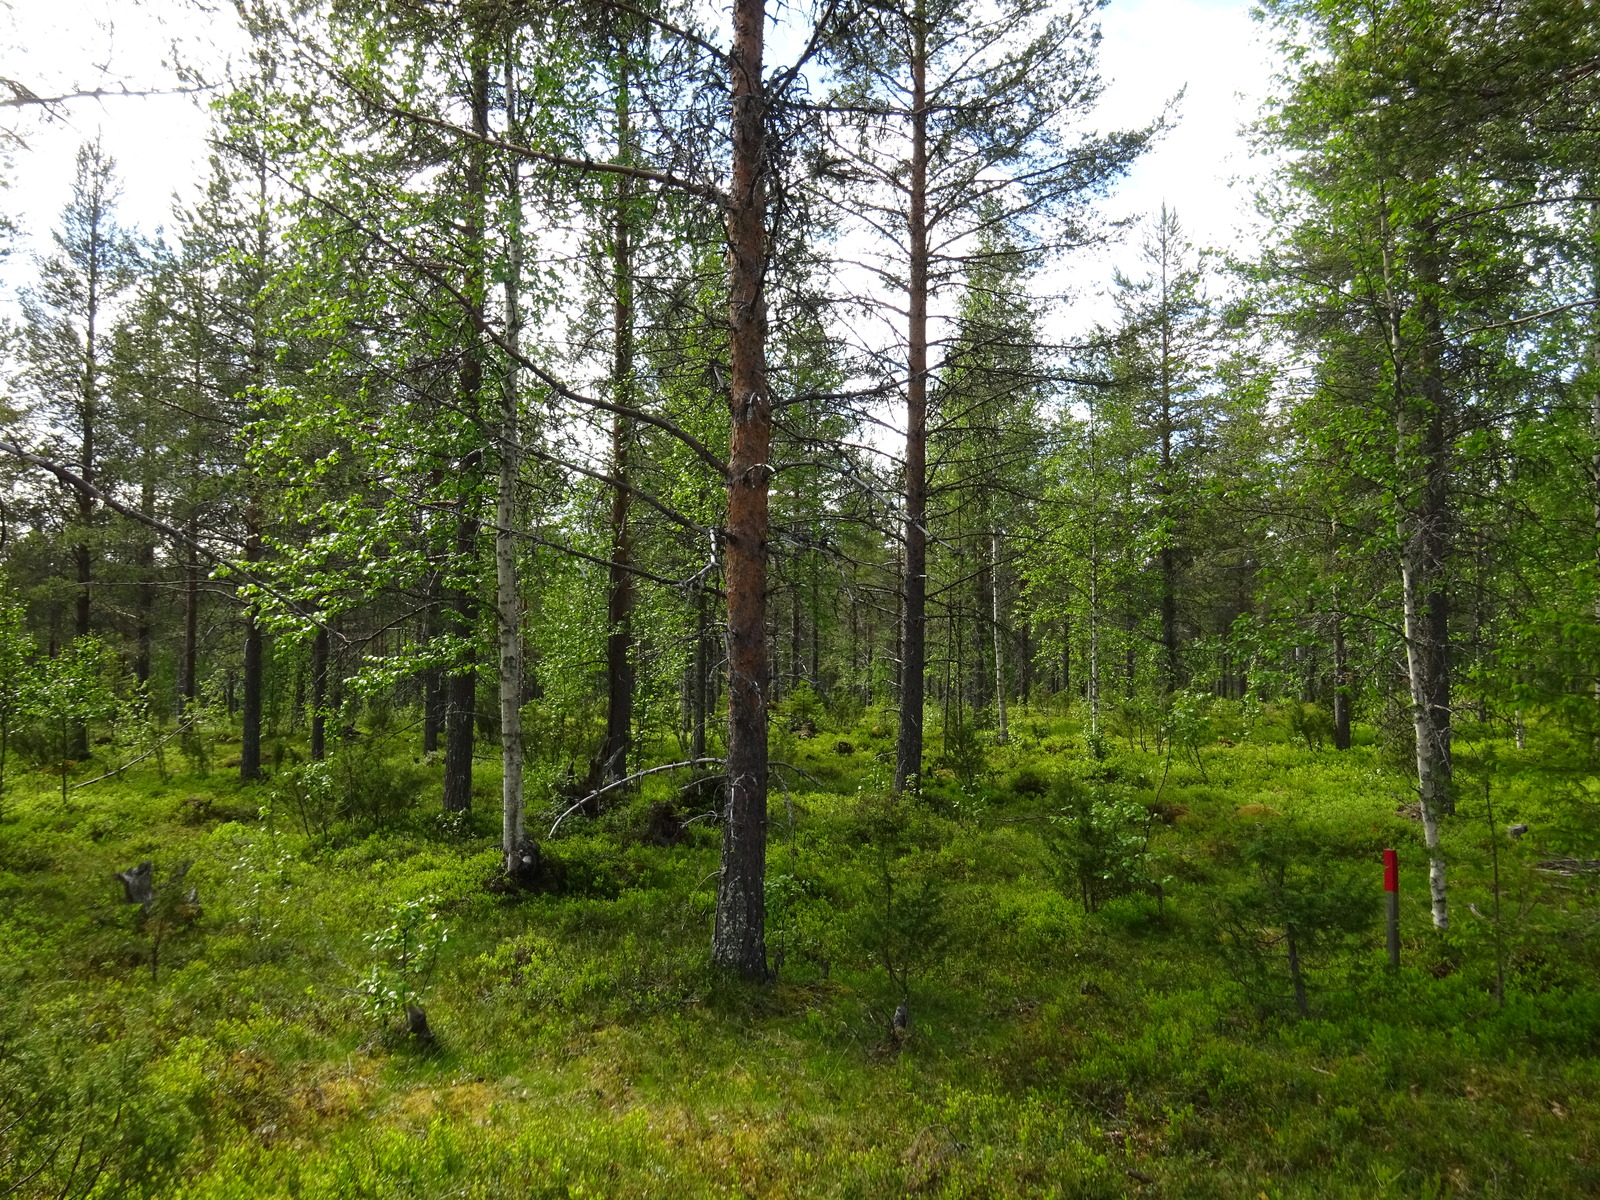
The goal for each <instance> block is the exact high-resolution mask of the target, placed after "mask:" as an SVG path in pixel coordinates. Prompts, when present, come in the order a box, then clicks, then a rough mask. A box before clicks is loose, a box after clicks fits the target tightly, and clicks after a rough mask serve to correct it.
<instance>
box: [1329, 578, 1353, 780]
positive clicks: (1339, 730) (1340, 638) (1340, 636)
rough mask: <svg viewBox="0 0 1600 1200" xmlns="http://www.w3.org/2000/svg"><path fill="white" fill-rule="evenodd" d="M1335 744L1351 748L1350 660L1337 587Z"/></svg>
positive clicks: (1334, 650)
mask: <svg viewBox="0 0 1600 1200" xmlns="http://www.w3.org/2000/svg"><path fill="white" fill-rule="evenodd" d="M1333 745H1334V749H1336V750H1348V749H1350V660H1349V651H1348V649H1347V647H1346V646H1345V640H1344V613H1342V612H1341V611H1339V591H1338V588H1337V587H1335V588H1334V593H1333Z"/></svg>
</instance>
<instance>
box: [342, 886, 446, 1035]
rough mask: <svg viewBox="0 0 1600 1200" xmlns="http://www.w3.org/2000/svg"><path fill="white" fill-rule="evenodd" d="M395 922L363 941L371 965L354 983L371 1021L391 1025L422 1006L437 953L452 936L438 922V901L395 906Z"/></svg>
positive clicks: (427, 899)
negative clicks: (369, 956) (357, 981)
mask: <svg viewBox="0 0 1600 1200" xmlns="http://www.w3.org/2000/svg"><path fill="white" fill-rule="evenodd" d="M391 915H392V917H393V919H392V920H391V921H390V923H389V924H388V925H386V926H384V927H383V928H382V929H379V930H377V931H376V932H374V933H370V934H368V935H367V937H366V939H365V940H366V943H367V949H368V950H369V951H370V952H371V954H372V965H371V967H370V968H369V969H368V971H367V973H366V975H365V976H363V977H362V979H361V981H360V982H359V984H357V987H356V991H357V994H358V995H359V996H360V997H361V1006H362V1008H363V1009H364V1010H365V1011H366V1013H367V1015H368V1016H369V1017H371V1018H373V1019H374V1020H375V1021H382V1022H393V1021H396V1020H399V1019H401V1018H404V1017H405V1015H406V1010H407V1009H408V1008H410V1007H411V1006H412V1005H416V1004H420V1001H421V999H422V995H423V993H424V992H425V991H426V990H427V986H428V981H429V980H430V979H431V978H432V976H433V969H434V967H435V965H437V963H438V959H439V948H440V947H441V946H443V945H444V944H445V942H446V941H447V940H449V937H450V931H449V930H448V929H446V928H445V926H444V924H443V922H441V921H440V919H439V912H438V897H436V896H423V897H421V898H419V899H416V900H407V901H404V902H402V903H400V904H397V905H395V907H394V909H393V911H392V914H391Z"/></svg>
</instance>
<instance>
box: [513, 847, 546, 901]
mask: <svg viewBox="0 0 1600 1200" xmlns="http://www.w3.org/2000/svg"><path fill="white" fill-rule="evenodd" d="M506 876H507V878H508V879H509V880H510V881H511V885H512V886H513V887H515V888H518V889H521V890H523V891H526V890H528V889H530V888H534V887H537V886H538V885H539V883H540V881H541V880H542V879H543V878H544V860H543V856H542V855H541V854H540V853H539V844H538V843H537V842H535V841H533V840H532V839H530V838H523V839H522V841H521V842H520V843H519V844H518V846H517V852H516V853H515V854H513V855H511V856H510V859H509V860H508V861H507V862H506Z"/></svg>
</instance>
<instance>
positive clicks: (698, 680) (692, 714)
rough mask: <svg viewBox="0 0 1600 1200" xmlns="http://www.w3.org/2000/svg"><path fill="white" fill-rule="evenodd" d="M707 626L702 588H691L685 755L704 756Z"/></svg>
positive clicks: (708, 671)
mask: <svg viewBox="0 0 1600 1200" xmlns="http://www.w3.org/2000/svg"><path fill="white" fill-rule="evenodd" d="M710 639H711V629H710V621H709V620H708V618H707V615H706V589H705V587H704V585H701V586H700V587H698V588H696V589H695V601H694V663H693V666H692V673H693V677H692V679H691V681H690V691H689V706H690V707H689V757H690V758H704V757H705V756H706V708H707V707H708V699H709V698H708V697H707V695H706V691H707V688H708V686H709V680H710V676H711V645H710Z"/></svg>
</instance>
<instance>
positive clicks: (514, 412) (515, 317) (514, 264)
mask: <svg viewBox="0 0 1600 1200" xmlns="http://www.w3.org/2000/svg"><path fill="white" fill-rule="evenodd" d="M511 49H512V48H511V47H510V46H509V45H508V46H507V48H506V58H505V104H506V124H507V127H508V128H509V129H511V130H513V131H514V130H515V129H516V128H517V112H516V99H517V94H516V79H515V75H514V71H513V67H512V63H513V61H514V56H513V54H512V53H511ZM507 170H508V174H509V179H508V184H509V187H510V190H511V204H510V212H509V220H510V222H511V227H510V230H509V231H508V232H509V235H510V236H509V241H510V246H511V255H510V262H509V264H508V266H509V270H508V271H507V273H506V279H505V309H506V331H505V340H506V346H507V349H508V350H509V352H510V353H509V356H508V360H507V362H506V365H505V377H504V379H503V380H502V381H501V388H500V431H499V433H500V437H499V442H500V474H499V478H498V479H497V481H496V491H495V536H494V578H495V616H496V618H497V620H496V626H497V630H498V633H499V638H500V765H501V772H500V850H501V854H502V855H503V860H504V865H505V872H506V875H507V877H508V878H511V879H514V880H520V881H526V880H527V877H528V876H529V875H530V874H531V873H532V871H533V870H534V869H535V868H536V866H537V863H538V858H537V856H536V855H535V854H534V853H533V851H532V849H531V847H530V846H529V845H528V835H527V833H526V831H525V829H524V826H523V787H522V766H523V757H522V596H521V589H520V588H519V587H518V582H517V543H516V528H517V476H518V473H519V471H520V468H521V459H522V443H521V437H522V432H521V429H520V427H519V423H518V417H519V410H520V407H521V404H522V396H521V390H520V388H519V386H518V385H519V382H520V380H519V376H520V368H519V366H518V364H517V361H516V356H517V354H518V353H519V352H520V347H521V338H522V175H521V168H520V166H519V165H518V164H517V163H516V162H515V161H514V160H513V161H512V162H511V163H510V164H509V165H508V168H507Z"/></svg>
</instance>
